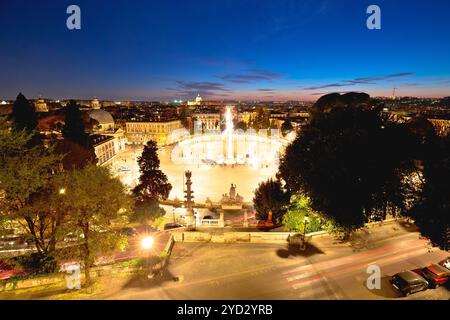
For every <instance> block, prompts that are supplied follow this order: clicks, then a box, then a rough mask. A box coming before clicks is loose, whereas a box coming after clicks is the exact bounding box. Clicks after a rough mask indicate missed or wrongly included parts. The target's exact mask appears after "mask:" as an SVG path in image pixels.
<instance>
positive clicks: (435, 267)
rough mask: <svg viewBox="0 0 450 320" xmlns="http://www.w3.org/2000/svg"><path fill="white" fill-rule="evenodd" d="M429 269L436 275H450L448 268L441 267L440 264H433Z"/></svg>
mask: <svg viewBox="0 0 450 320" xmlns="http://www.w3.org/2000/svg"><path fill="white" fill-rule="evenodd" d="M428 269H430V270H432V271H433V272H434V273H436V274H442V273H450V271H449V270H448V269H447V268H445V267H443V266H440V265H438V264H432V265H431V266H429V267H428Z"/></svg>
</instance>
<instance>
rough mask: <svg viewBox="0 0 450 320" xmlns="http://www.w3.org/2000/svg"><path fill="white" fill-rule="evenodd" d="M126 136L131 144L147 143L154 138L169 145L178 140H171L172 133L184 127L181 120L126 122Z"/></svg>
mask: <svg viewBox="0 0 450 320" xmlns="http://www.w3.org/2000/svg"><path fill="white" fill-rule="evenodd" d="M125 126H126V130H125V131H126V137H127V141H128V143H130V144H146V143H147V141H149V140H153V141H155V142H156V143H157V144H159V145H167V144H171V143H174V142H177V141H171V140H172V138H171V137H172V135H171V133H172V132H173V131H175V130H178V129H181V128H183V126H182V124H181V121H180V120H171V121H151V122H138V121H136V122H134V121H133V122H126V123H125Z"/></svg>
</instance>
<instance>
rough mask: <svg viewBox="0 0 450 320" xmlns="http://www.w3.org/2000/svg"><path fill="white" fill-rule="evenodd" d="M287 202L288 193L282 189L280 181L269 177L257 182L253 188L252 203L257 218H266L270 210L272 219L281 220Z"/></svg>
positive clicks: (278, 221)
mask: <svg viewBox="0 0 450 320" xmlns="http://www.w3.org/2000/svg"><path fill="white" fill-rule="evenodd" d="M288 203H289V195H288V194H287V193H286V192H285V191H284V189H283V187H282V185H281V182H280V181H278V180H273V179H269V180H267V181H264V182H262V183H260V184H259V186H258V188H257V189H256V190H255V195H254V198H253V204H254V206H255V210H256V218H257V219H258V220H267V217H268V214H269V211H272V214H273V219H274V221H276V222H277V223H280V222H281V219H282V217H283V215H284V214H285V213H286V206H287V204H288Z"/></svg>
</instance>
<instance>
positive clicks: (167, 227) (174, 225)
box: [164, 222, 183, 230]
mask: <svg viewBox="0 0 450 320" xmlns="http://www.w3.org/2000/svg"><path fill="white" fill-rule="evenodd" d="M181 227H183V225H182V224H179V223H173V222H172V223H166V224H165V225H164V230H170V229H176V228H181Z"/></svg>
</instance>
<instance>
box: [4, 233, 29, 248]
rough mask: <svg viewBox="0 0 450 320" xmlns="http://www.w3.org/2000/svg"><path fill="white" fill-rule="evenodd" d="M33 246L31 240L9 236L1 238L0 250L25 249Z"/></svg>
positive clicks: (20, 236)
mask: <svg viewBox="0 0 450 320" xmlns="http://www.w3.org/2000/svg"><path fill="white" fill-rule="evenodd" d="M32 244H33V241H32V240H31V239H28V238H26V237H24V236H22V235H9V236H5V237H2V238H0V249H3V250H6V249H23V248H24V247H28V246H30V245H32Z"/></svg>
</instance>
